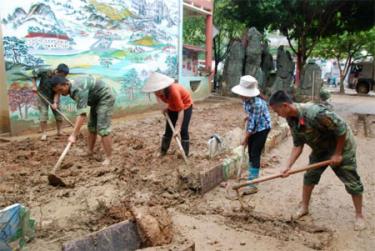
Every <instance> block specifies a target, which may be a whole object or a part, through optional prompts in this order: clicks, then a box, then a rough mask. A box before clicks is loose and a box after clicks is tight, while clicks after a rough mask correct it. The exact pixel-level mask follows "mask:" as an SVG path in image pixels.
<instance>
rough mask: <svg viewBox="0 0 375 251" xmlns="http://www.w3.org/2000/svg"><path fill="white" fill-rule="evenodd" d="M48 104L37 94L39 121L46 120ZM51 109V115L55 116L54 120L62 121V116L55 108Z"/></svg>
mask: <svg viewBox="0 0 375 251" xmlns="http://www.w3.org/2000/svg"><path fill="white" fill-rule="evenodd" d="M49 107H50V106H49V104H48V103H47V102H46V101H44V99H43V98H41V97H40V96H38V110H39V121H40V122H47V121H48V109H49ZM51 110H52V113H53V116H54V117H55V120H56V121H63V117H62V116H61V115H60V114H59V113H58V112H57V111H55V110H53V109H52V108H51Z"/></svg>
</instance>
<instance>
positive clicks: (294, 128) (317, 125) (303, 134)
mask: <svg viewBox="0 0 375 251" xmlns="http://www.w3.org/2000/svg"><path fill="white" fill-rule="evenodd" d="M295 105H296V107H297V110H298V117H293V118H288V119H287V121H288V124H289V126H290V129H291V133H292V137H293V143H294V145H295V146H302V145H304V144H307V145H309V146H310V147H311V148H312V155H314V156H320V155H327V154H333V153H334V151H335V149H336V144H337V138H338V137H339V136H341V135H344V134H346V139H345V146H344V149H343V156H344V158H345V156H346V155H348V156H349V155H350V156H351V155H352V154H353V153H355V149H356V143H355V140H354V137H353V133H352V131H351V129H350V127H349V126H348V124H347V123H346V122H345V121H344V120H343V119H342V118H341V117H339V116H338V115H337V114H336V113H334V112H332V111H330V110H328V109H327V108H326V107H324V106H321V105H315V104H295Z"/></svg>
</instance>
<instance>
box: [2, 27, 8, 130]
mask: <svg viewBox="0 0 375 251" xmlns="http://www.w3.org/2000/svg"><path fill="white" fill-rule="evenodd" d="M7 132H10V119H9V103H8V86H7V82H6V76H5V59H4V47H3V33H2V30H1V24H0V133H7Z"/></svg>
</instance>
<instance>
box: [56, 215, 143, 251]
mask: <svg viewBox="0 0 375 251" xmlns="http://www.w3.org/2000/svg"><path fill="white" fill-rule="evenodd" d="M140 247H141V238H140V236H139V234H138V230H137V226H136V224H135V222H133V221H123V222H120V223H117V224H114V225H111V226H109V227H107V228H105V229H103V230H100V231H98V232H94V233H92V234H89V235H87V236H85V237H83V238H81V239H77V240H73V241H70V242H66V243H64V244H63V248H62V250H63V251H85V250H91V251H95V250H97V251H99V250H106V251H117V250H123V251H133V250H136V249H138V248H140Z"/></svg>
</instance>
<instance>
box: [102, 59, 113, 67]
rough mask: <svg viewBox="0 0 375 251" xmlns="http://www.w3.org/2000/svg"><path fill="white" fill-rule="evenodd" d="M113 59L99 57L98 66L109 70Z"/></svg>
mask: <svg viewBox="0 0 375 251" xmlns="http://www.w3.org/2000/svg"><path fill="white" fill-rule="evenodd" d="M112 61H113V58H110V57H101V58H100V65H102V66H104V67H106V68H109V67H110V66H111V65H112V64H113V63H112Z"/></svg>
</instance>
